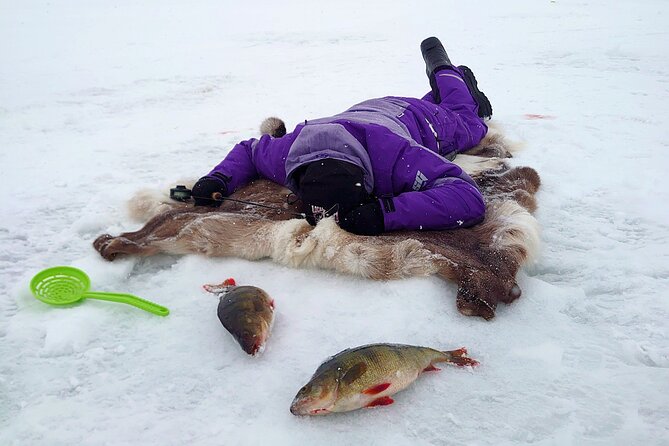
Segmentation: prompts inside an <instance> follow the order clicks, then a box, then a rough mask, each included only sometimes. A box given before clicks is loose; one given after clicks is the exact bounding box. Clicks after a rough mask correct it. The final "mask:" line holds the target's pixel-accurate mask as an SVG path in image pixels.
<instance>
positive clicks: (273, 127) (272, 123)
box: [260, 116, 286, 138]
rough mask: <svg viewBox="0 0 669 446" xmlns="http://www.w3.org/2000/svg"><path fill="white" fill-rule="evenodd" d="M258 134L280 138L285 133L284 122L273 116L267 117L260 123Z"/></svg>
mask: <svg viewBox="0 0 669 446" xmlns="http://www.w3.org/2000/svg"><path fill="white" fill-rule="evenodd" d="M260 134H261V135H270V136H272V137H273V138H281V137H282V136H283V135H285V134H286V124H284V122H283V121H282V120H281V119H279V118H277V117H275V116H272V117H269V118H267V119H265V120H264V121H263V122H262V124H260Z"/></svg>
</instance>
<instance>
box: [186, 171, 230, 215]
mask: <svg viewBox="0 0 669 446" xmlns="http://www.w3.org/2000/svg"><path fill="white" fill-rule="evenodd" d="M229 180H230V178H228V177H226V176H225V175H223V174H220V173H214V174H213V175H207V176H205V177H202V178H200V179H199V180H197V183H195V185H194V186H193V191H192V194H193V195H192V196H193V200H194V201H195V206H209V207H213V208H217V207H219V206H220V205H221V203H222V202H223V201H222V200H215V199H214V198H212V195H213V194H215V193H217V192H218V193H220V194H221V195H223V196H224V197H226V196H227V195H228V181H229Z"/></svg>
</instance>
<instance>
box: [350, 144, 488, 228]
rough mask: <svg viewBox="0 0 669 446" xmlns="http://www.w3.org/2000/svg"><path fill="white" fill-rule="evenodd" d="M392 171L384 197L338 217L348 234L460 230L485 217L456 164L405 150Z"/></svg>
mask: <svg viewBox="0 0 669 446" xmlns="http://www.w3.org/2000/svg"><path fill="white" fill-rule="evenodd" d="M398 160H399V161H398V162H396V163H395V166H394V167H393V170H392V182H393V185H392V188H393V192H394V194H393V195H394V196H391V195H390V194H389V195H388V196H387V197H386V196H382V197H380V198H379V199H378V200H377V201H375V202H372V203H370V204H366V205H364V206H360V207H359V208H357V209H354V210H353V211H351V212H350V213H349V214H348V215H345V216H342V217H341V218H340V226H341V227H342V228H344V229H346V230H347V231H349V232H353V233H356V234H361V235H375V234H379V233H381V232H384V231H386V232H387V231H397V230H442V229H454V228H466V227H469V226H473V225H475V224H477V223H480V222H481V221H482V220H483V217H484V215H485V204H484V202H483V196H482V195H481V192H480V191H479V190H478V188H477V187H476V186H475V185H474V182H473V180H472V179H471V178H470V177H469V176H468V175H467V174H466V173H465V172H463V171H462V169H461V168H460V167H459V166H457V165H456V164H453V163H451V162H450V161H448V160H446V159H445V158H443V157H441V156H439V155H437V154H435V153H434V152H432V151H430V150H428V149H425V148H423V147H420V146H413V147H412V146H410V144H409V143H408V142H407V143H406V146H405V147H404V149H403V150H402V153H400V156H399V157H398Z"/></svg>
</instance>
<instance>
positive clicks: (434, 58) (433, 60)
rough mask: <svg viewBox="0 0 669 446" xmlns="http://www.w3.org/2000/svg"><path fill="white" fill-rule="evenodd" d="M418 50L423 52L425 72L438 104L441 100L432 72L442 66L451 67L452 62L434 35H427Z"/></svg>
mask: <svg viewBox="0 0 669 446" xmlns="http://www.w3.org/2000/svg"><path fill="white" fill-rule="evenodd" d="M420 52H421V53H423V60H425V72H426V73H427V78H428V79H429V80H430V87H431V88H432V95H433V96H434V100H435V102H436V103H437V104H438V103H440V102H441V95H440V94H439V88H437V81H436V80H435V77H434V73H435V72H436V71H437V70H440V69H442V68H448V67H452V66H453V64H452V63H451V60H450V59H449V58H448V54H446V50H445V49H444V45H442V44H441V42H440V41H439V39H437V38H436V37H428V38H427V39H425V40H423V41H422V42H421V44H420Z"/></svg>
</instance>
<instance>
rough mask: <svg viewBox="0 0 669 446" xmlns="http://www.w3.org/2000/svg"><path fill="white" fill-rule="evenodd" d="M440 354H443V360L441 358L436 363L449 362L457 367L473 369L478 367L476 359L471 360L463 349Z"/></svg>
mask: <svg viewBox="0 0 669 446" xmlns="http://www.w3.org/2000/svg"><path fill="white" fill-rule="evenodd" d="M441 353H443V354H444V358H441V359H439V360H437V361H436V362H449V363H451V364H455V365H457V366H459V367H464V366H471V367H475V366H477V365H479V362H478V361H477V360H476V359H472V358H470V357H468V356H467V349H466V348H465V347H462V348H459V349H457V350H449V351H444V352H441Z"/></svg>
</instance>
